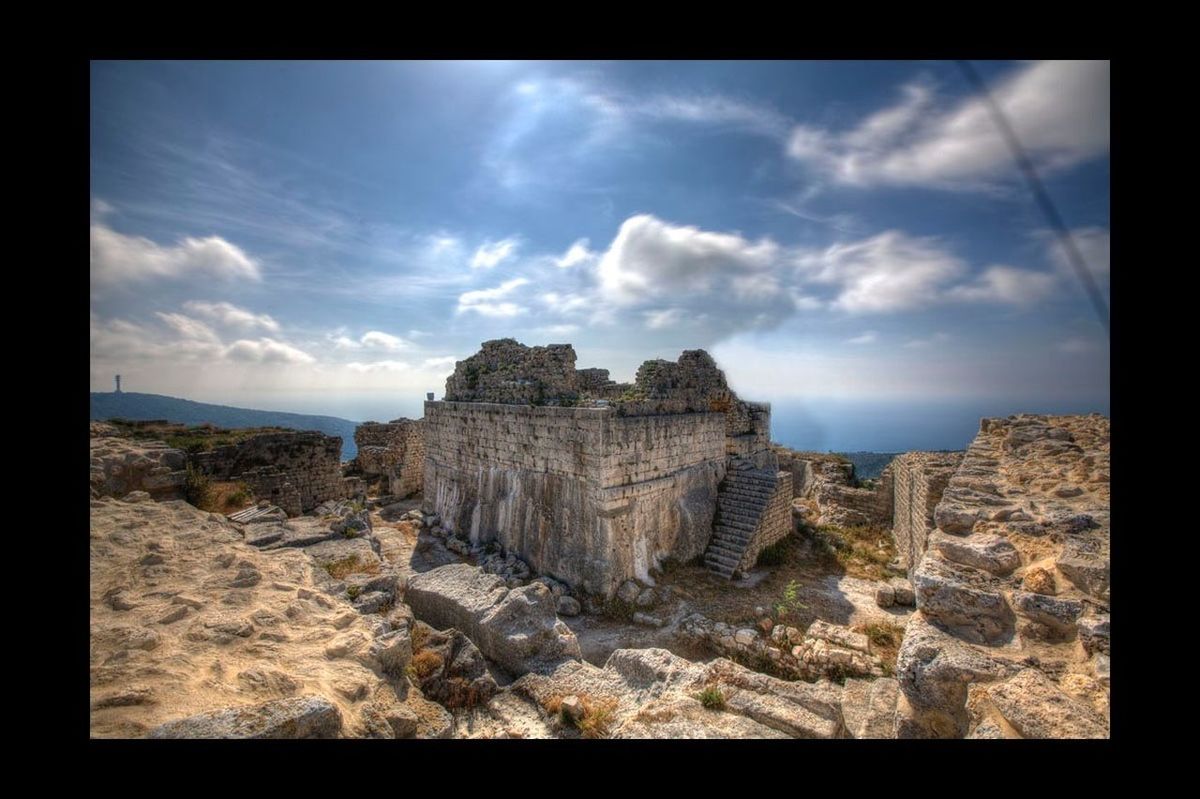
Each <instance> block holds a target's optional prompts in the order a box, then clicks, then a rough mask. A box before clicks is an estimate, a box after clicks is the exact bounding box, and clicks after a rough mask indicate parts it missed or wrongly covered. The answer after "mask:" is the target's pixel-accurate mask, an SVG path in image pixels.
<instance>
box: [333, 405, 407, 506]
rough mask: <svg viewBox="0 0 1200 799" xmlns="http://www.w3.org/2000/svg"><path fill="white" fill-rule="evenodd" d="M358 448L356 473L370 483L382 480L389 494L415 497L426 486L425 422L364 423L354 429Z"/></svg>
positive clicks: (397, 420) (353, 471)
mask: <svg viewBox="0 0 1200 799" xmlns="http://www.w3.org/2000/svg"><path fill="white" fill-rule="evenodd" d="M354 443H355V444H357V445H358V455H357V456H355V459H354V463H353V467H352V470H351V471H352V473H358V474H361V475H363V477H364V478H365V479H366V480H368V481H374V480H382V481H383V482H384V485H385V486H386V493H387V494H390V495H392V496H394V497H397V498H401V499H402V498H404V497H408V496H412V495H413V494H416V493H417V492H419V491H421V489H422V488H423V487H424V484H425V432H424V420H423V419H416V420H413V419H404V418H401V419H393V420H392V421H390V422H387V423H386V424H384V423H380V422H363V423H362V424H360V425H359V426H358V427H356V428H355V430H354Z"/></svg>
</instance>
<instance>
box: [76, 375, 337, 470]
mask: <svg viewBox="0 0 1200 799" xmlns="http://www.w3.org/2000/svg"><path fill="white" fill-rule="evenodd" d="M91 418H92V419H93V420H97V421H100V420H104V419H113V418H117V419H132V420H149V419H165V420H167V421H168V422H179V423H180V424H204V423H205V422H208V423H211V424H215V425H217V426H218V427H288V428H291V429H293V430H317V431H320V432H322V433H324V434H325V435H329V436H341V439H342V460H349V459H350V458H353V457H354V456H355V455H357V454H358V447H357V446H355V444H354V428H355V427H357V426H358V423H357V422H352V421H350V420H349V419H339V418H338V417H336V416H311V415H309V414H304V413H284V412H282V411H256V410H252V409H250V408H231V407H230V406H228V405H210V404H209V403H207V402H192V401H191V400H185V399H178V398H176V397H164V396H163V395H161V394H138V393H136V392H124V391H123V392H121V393H120V394H117V393H115V392H111V391H109V392H92V417H91Z"/></svg>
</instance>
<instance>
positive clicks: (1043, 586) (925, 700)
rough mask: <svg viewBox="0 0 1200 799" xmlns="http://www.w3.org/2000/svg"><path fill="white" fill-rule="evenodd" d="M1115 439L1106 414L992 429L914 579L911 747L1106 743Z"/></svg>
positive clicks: (963, 470)
mask: <svg viewBox="0 0 1200 799" xmlns="http://www.w3.org/2000/svg"><path fill="white" fill-rule="evenodd" d="M1108 442H1109V422H1108V419H1107V418H1106V417H1103V416H1100V415H1097V414H1093V415H1090V416H1041V415H1033V414H1020V415H1016V416H1010V417H1008V418H1006V419H984V420H983V421H982V423H981V425H980V431H979V434H978V435H977V436H976V437H975V440H974V441H973V442H972V443H971V446H970V447H969V448H968V449H967V451H966V453H965V455H964V456H963V458H962V460H961V463H960V464H959V465H958V467H957V469H956V470H955V471H954V474H953V476H952V477H950V478H949V480H948V482H947V486H946V489H945V491H944V492H943V494H942V498H941V501H940V502H939V503H938V504H937V506H936V508H935V510H934V513H933V520H934V523H935V524H936V529H934V530H933V531H932V532H930V533H929V534H928V536H927V539H926V541H927V547H926V549H925V551H924V553H923V554H922V556H921V559H920V561H919V562H918V563H916V564H915V566H914V568H913V570H912V572H911V576H912V582H913V587H914V590H915V593H916V600H917V608H918V611H919V612H918V613H917V614H916V615H915V616H914V618H913V619H912V620H911V621H910V622H909V624H908V627H907V631H906V634H905V638H904V642H903V644H902V646H901V650H900V655H899V658H898V660H897V672H898V677H899V680H900V686H901V691H902V693H903V697H904V698H903V701H902V702H901V703H900V707H901V712H899V713H898V714H897V731H898V733H899V734H900V735H901V736H902V737H963V736H969V737H997V736H998V737H1103V736H1104V735H1106V734H1107V723H1108V722H1107V706H1108V601H1109V586H1108V541H1109V484H1108V480H1109V472H1108V470H1109V466H1108V463H1109V450H1108V447H1109V444H1108ZM913 551H914V552H917V551H919V548H914V550H913ZM1064 567H1065V568H1064ZM970 697H975V698H973V699H971V701H968V699H969V698H970Z"/></svg>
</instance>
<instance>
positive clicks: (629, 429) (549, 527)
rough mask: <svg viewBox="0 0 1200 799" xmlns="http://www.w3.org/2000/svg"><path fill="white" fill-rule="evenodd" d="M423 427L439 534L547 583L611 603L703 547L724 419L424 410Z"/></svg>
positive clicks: (496, 408) (483, 407)
mask: <svg viewBox="0 0 1200 799" xmlns="http://www.w3.org/2000/svg"><path fill="white" fill-rule="evenodd" d="M425 422H426V432H427V438H428V441H427V447H426V453H427V455H426V463H425V501H426V503H427V504H428V505H430V506H431V510H432V511H433V512H434V513H437V514H438V515H440V516H441V517H442V524H443V526H445V527H446V528H447V529H448V530H450V531H452V532H455V533H459V534H460V535H465V536H467V537H469V538H470V540H471V541H472V542H473V543H478V542H483V541H489V540H492V539H497V540H499V542H500V543H501V544H502V545H503V546H504V547H505V548H506V549H508V550H511V551H513V552H516V553H518V554H519V555H520V556H521V557H522V558H524V559H525V560H526V561H528V562H529V563H530V564H531V565H533V567H534V568H535V569H536V570H537V571H539V572H541V573H543V574H549V575H552V576H554V577H556V578H558V579H560V580H564V581H566V582H568V583H570V584H571V585H573V586H579V587H581V588H583V589H584V590H586V591H590V592H592V593H597V594H604V595H605V596H609V595H611V594H612V593H613V592H614V591H615V590H616V588H617V586H618V585H620V583H621V582H622V581H624V580H626V579H628V578H630V577H635V576H636V577H639V578H642V579H646V578H647V577H648V575H649V570H650V568H651V567H652V566H657V565H658V564H659V562H660V561H661V560H662V559H663V558H666V557H672V558H675V559H678V560H691V559H692V558H695V557H697V556H699V555H700V554H702V553H703V552H704V548H705V546H706V545H707V544H708V538H709V536H710V535H711V534H712V523H713V509H714V506H715V503H716V495H717V484H718V483H719V482H720V480H721V478H722V477H724V472H725V417H724V415H723V414H720V413H691V414H675V415H670V416H634V417H622V416H618V415H617V412H616V410H615V409H613V408H553V407H528V406H520V405H500V404H492V403H466V402H427V403H425Z"/></svg>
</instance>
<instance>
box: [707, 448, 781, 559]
mask: <svg viewBox="0 0 1200 799" xmlns="http://www.w3.org/2000/svg"><path fill="white" fill-rule="evenodd" d="M783 474H787V473H786V472H784V473H783ZM789 476H790V475H789ZM779 480H780V473H777V472H771V471H765V470H762V469H756V468H754V464H753V463H752V462H750V461H748V460H745V459H743V458H734V459H733V460H732V462H731V464H730V466H729V470H728V471H727V472H726V474H725V479H724V480H723V481H721V485H720V488H719V489H718V492H717V513H716V517H715V518H714V519H713V535H712V538H711V539H710V540H709V544H708V549H707V550H705V552H704V565H705V566H707V567H708V570H709V571H711V572H714V573H716V574H719V575H721V576H722V577H724V578H726V579H732V577H733V575H734V572H736V571H738V570H739V568H740V567H741V564H742V560H743V559H744V558H745V556H746V550H747V549H748V548H749V547H750V545H751V543H752V542H753V541H754V538H755V536H756V535H757V534H758V532H759V530H760V527H761V525H762V521H763V517H764V516H765V515H766V513H767V510H768V508H769V506H770V504H771V498H772V497H773V496H774V495H775V492H776V490H777V488H778V486H779Z"/></svg>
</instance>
